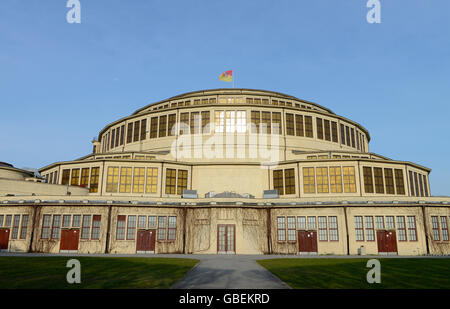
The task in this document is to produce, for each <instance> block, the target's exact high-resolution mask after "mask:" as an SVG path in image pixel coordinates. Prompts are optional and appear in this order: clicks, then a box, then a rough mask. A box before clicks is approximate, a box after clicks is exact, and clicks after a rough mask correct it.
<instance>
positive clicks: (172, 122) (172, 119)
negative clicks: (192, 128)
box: [167, 114, 177, 136]
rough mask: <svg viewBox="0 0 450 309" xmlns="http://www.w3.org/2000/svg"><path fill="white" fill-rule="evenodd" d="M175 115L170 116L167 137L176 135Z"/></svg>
mask: <svg viewBox="0 0 450 309" xmlns="http://www.w3.org/2000/svg"><path fill="white" fill-rule="evenodd" d="M176 123H177V114H170V115H169V120H168V126H167V136H174V135H175V134H176V133H175V132H176V131H177V130H176V126H175V125H176Z"/></svg>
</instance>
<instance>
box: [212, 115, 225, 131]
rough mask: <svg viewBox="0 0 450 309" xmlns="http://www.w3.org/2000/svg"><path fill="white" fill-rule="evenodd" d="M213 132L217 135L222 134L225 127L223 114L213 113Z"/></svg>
mask: <svg viewBox="0 0 450 309" xmlns="http://www.w3.org/2000/svg"><path fill="white" fill-rule="evenodd" d="M214 124H215V125H214V131H215V132H217V133H223V132H224V127H225V112H224V111H215V113H214Z"/></svg>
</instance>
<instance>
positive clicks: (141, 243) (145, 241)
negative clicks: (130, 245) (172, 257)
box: [136, 230, 156, 253]
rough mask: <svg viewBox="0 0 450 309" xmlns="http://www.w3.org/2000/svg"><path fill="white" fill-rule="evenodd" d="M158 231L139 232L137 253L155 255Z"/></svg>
mask: <svg viewBox="0 0 450 309" xmlns="http://www.w3.org/2000/svg"><path fill="white" fill-rule="evenodd" d="M155 243H156V230H138V232H137V240H136V253H155Z"/></svg>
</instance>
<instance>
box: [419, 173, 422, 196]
mask: <svg viewBox="0 0 450 309" xmlns="http://www.w3.org/2000/svg"><path fill="white" fill-rule="evenodd" d="M418 176H419V188H420V196H423V182H422V175H421V174H418Z"/></svg>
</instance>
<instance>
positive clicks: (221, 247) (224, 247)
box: [217, 224, 236, 254]
mask: <svg viewBox="0 0 450 309" xmlns="http://www.w3.org/2000/svg"><path fill="white" fill-rule="evenodd" d="M235 244H236V235H235V226H234V224H219V225H218V226H217V253H219V254H235V253H236V249H235Z"/></svg>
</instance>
